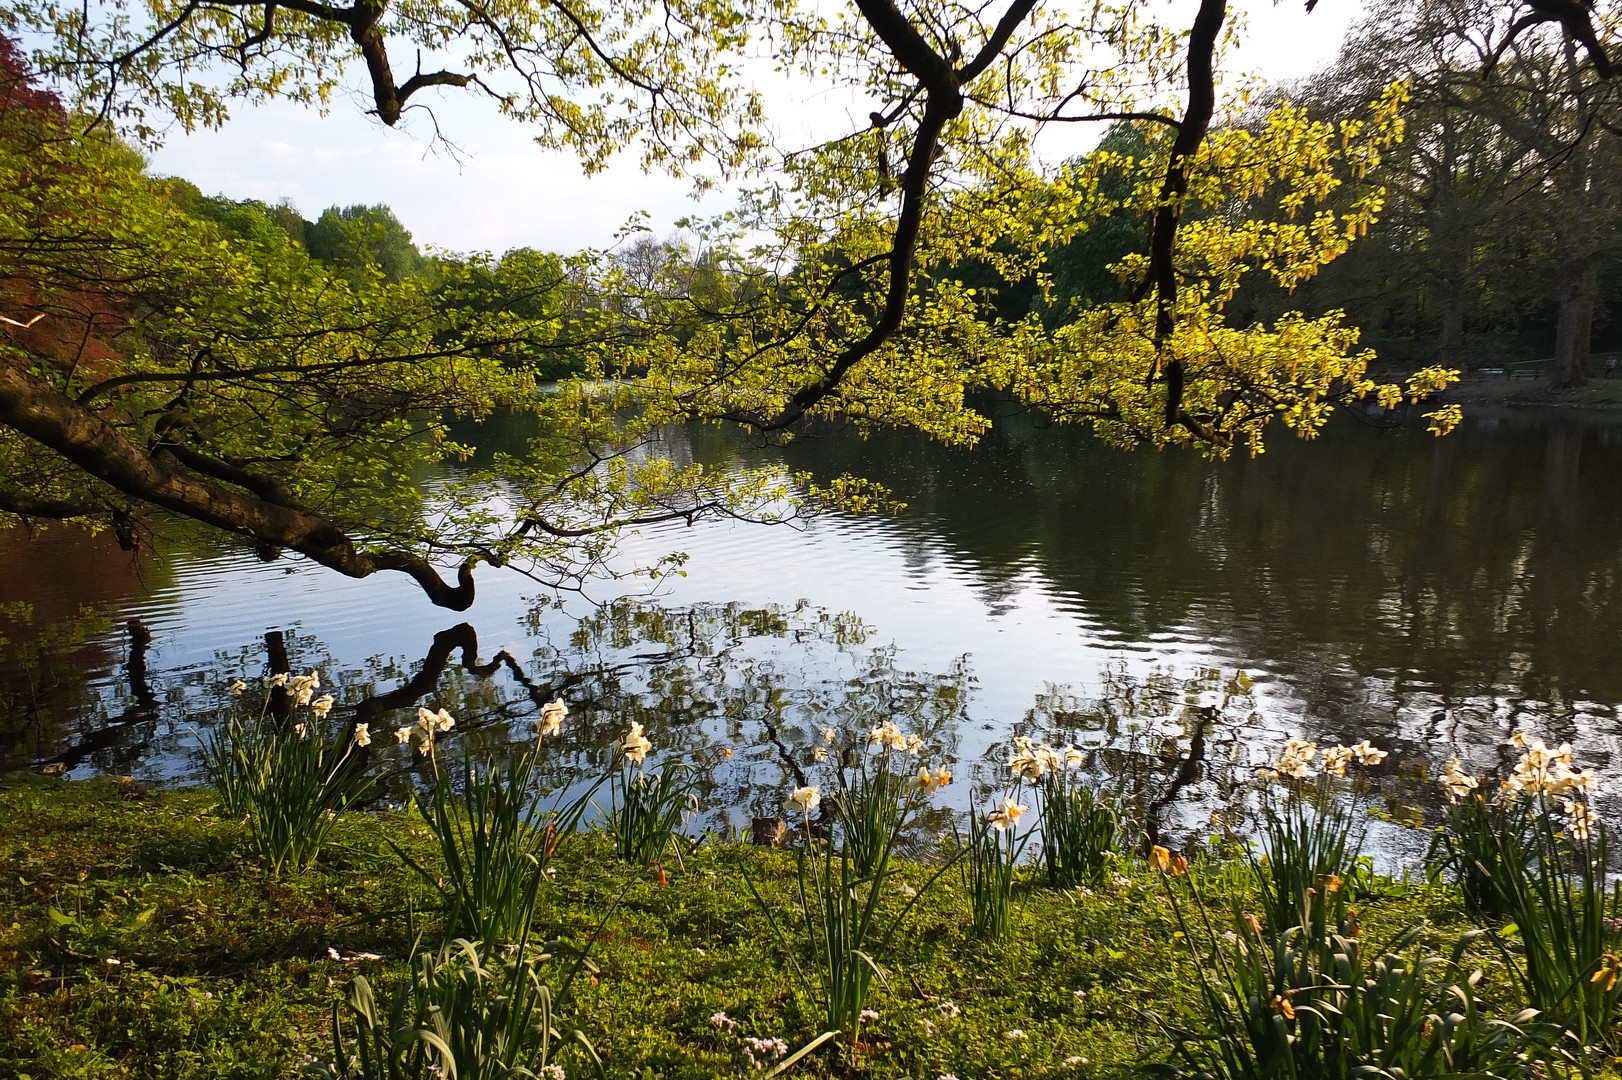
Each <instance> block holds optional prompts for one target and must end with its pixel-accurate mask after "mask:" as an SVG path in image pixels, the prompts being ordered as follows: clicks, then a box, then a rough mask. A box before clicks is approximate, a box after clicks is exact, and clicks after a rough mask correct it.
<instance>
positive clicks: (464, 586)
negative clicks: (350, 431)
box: [0, 364, 478, 611]
mask: <svg viewBox="0 0 1622 1080" xmlns="http://www.w3.org/2000/svg"><path fill="white" fill-rule="evenodd" d="M0 424H4V425H5V426H7V427H10V428H12V429H13V430H15V431H18V432H20V433H21V434H23V435H26V436H28V437H29V438H31V439H33V440H35V441H36V442H39V443H41V444H43V445H44V446H46V447H47V448H49V449H50V450H52V451H54V452H56V453H57V454H60V455H61V456H62V457H64V458H66V459H67V460H69V461H71V462H73V463H74V464H75V465H77V466H79V467H80V468H81V469H83V470H84V471H85V472H87V473H89V474H90V475H91V476H94V477H95V478H96V479H98V480H101V481H102V482H103V483H106V484H108V485H109V486H111V487H113V488H114V489H116V490H118V491H120V492H123V493H124V494H126V495H128V496H130V497H132V498H136V499H140V500H142V501H144V502H148V503H151V504H152V505H154V506H161V507H163V508H164V509H167V510H172V511H174V512H175V513H178V514H184V515H186V516H187V517H191V518H194V519H196V520H198V521H201V522H203V523H204V524H206V525H212V526H214V527H215V528H218V529H222V530H224V531H226V532H230V533H235V534H236V535H238V536H244V537H248V538H250V539H253V540H256V541H258V542H260V543H263V544H269V545H272V546H275V547H280V548H287V549H290V550H292V551H297V552H299V553H300V554H301V555H304V556H306V557H308V558H310V559H311V560H313V561H315V562H318V563H320V564H321V565H322V566H325V567H328V568H329V569H333V570H336V571H338V572H339V573H340V574H344V575H346V576H348V577H354V578H364V577H370V576H371V575H372V574H375V573H377V572H378V571H380V570H393V571H397V572H399V573H402V574H406V575H408V576H409V577H410V578H411V579H412V580H413V581H415V582H416V583H417V584H418V585H419V586H420V587H421V588H422V590H423V592H424V593H425V594H427V596H428V599H429V600H430V601H432V602H433V603H434V604H435V605H437V606H439V607H445V608H450V609H452V610H454V611H464V610H466V609H467V608H468V607H470V606H472V604H473V568H474V566H475V565H476V564H477V562H478V560H477V559H473V558H470V559H468V560H466V561H464V562H463V563H462V565H461V566H460V567H459V569H458V572H457V582H456V584H455V585H451V584H448V583H447V582H446V581H445V580H444V578H442V577H441V576H440V574H439V570H438V569H437V568H436V567H435V566H434V565H433V564H432V563H430V562H428V561H427V560H426V559H423V558H421V557H420V556H417V555H412V554H409V553H406V552H367V551H362V550H361V549H360V548H359V547H358V546H357V544H356V542H355V540H354V539H353V538H352V537H350V536H349V535H347V534H346V533H345V532H344V531H343V529H341V528H340V527H339V526H338V525H337V523H335V522H334V521H333V520H332V519H330V518H328V517H325V516H323V515H321V514H316V513H312V512H310V511H307V510H301V509H295V508H292V507H287V506H281V505H278V504H276V503H274V502H270V501H268V500H266V499H264V498H262V497H259V496H257V495H254V494H251V493H249V492H246V491H239V490H235V489H234V488H231V487H227V486H225V485H224V484H222V483H220V482H219V481H217V480H214V479H210V478H207V477H199V476H195V475H192V474H190V473H189V472H184V471H182V470H181V469H180V468H179V466H180V465H181V464H182V463H181V461H180V459H179V457H178V456H177V455H175V454H174V453H173V452H171V451H168V450H166V449H164V448H161V447H160V448H159V450H158V451H156V452H154V453H153V454H151V455H147V454H145V453H143V452H142V451H141V450H140V449H139V448H138V447H136V446H135V445H134V444H132V443H131V442H130V441H129V440H128V439H126V438H125V437H124V436H123V435H122V434H121V433H119V431H118V430H117V429H116V428H114V427H113V425H112V424H110V423H108V422H107V421H106V420H105V419H103V418H102V417H100V416H98V415H96V414H95V413H94V412H91V411H90V410H88V409H85V408H83V407H82V406H80V405H78V404H76V403H75V402H74V401H73V400H72V399H71V398H68V397H66V396H65V395H63V394H61V393H59V392H58V391H57V390H56V389H55V388H54V387H52V386H51V385H50V384H49V383H47V382H45V381H44V380H43V379H39V378H37V377H35V376H33V375H30V374H28V373H27V372H25V371H22V370H20V369H18V368H16V367H14V366H12V365H9V364H7V365H0Z"/></svg>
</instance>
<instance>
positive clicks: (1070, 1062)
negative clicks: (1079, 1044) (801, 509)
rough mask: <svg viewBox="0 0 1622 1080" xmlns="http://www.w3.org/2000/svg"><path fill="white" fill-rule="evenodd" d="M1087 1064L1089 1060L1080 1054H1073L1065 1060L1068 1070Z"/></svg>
mask: <svg viewBox="0 0 1622 1080" xmlns="http://www.w3.org/2000/svg"><path fill="white" fill-rule="evenodd" d="M1085 1064H1087V1059H1086V1058H1084V1057H1082V1056H1081V1055H1080V1054H1071V1055H1070V1056H1069V1057H1067V1058H1065V1059H1064V1067H1065V1068H1067V1069H1070V1068H1074V1067H1075V1066H1077V1065H1085Z"/></svg>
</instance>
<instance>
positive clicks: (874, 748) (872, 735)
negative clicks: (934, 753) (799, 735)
mask: <svg viewBox="0 0 1622 1080" xmlns="http://www.w3.org/2000/svg"><path fill="white" fill-rule="evenodd" d="M824 735H826V732H824ZM923 748H924V740H923V739H921V738H919V737H918V736H916V735H914V736H912V737H911V738H908V737H907V734H906V732H904V731H902V730H901V728H900V727H899V726H898V725H897V724H896V722H895V721H894V720H886V721H885V722H884V723H882V724H879V725H878V726H877V727H875V728H873V730H871V731H869V732H868V733H867V750H868V753H870V754H882V753H883V752H885V751H886V750H897V751H901V752H903V753H910V754H916V753H918V752H919V751H920V750H922V749H923Z"/></svg>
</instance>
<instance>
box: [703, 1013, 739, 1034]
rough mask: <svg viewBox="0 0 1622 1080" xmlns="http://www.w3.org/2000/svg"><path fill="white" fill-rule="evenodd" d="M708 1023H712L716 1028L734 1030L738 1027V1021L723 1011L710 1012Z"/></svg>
mask: <svg viewBox="0 0 1622 1080" xmlns="http://www.w3.org/2000/svg"><path fill="white" fill-rule="evenodd" d="M710 1023H712V1024H714V1025H715V1026H716V1027H718V1028H726V1029H727V1030H728V1031H736V1030H737V1029H738V1022H737V1021H736V1020H734V1019H732V1017H730V1016H728V1015H727V1014H726V1013H724V1012H718V1013H712V1014H711V1015H710Z"/></svg>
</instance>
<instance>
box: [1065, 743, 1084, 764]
mask: <svg viewBox="0 0 1622 1080" xmlns="http://www.w3.org/2000/svg"><path fill="white" fill-rule="evenodd" d="M1086 760H1087V755H1085V754H1083V753H1082V752H1081V751H1080V750H1077V749H1076V748H1075V747H1074V746H1071V745H1070V744H1069V743H1066V744H1065V748H1064V767H1065V768H1067V769H1079V768H1081V766H1082V763H1083V762H1085V761H1086Z"/></svg>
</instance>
